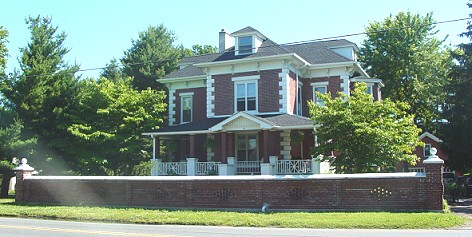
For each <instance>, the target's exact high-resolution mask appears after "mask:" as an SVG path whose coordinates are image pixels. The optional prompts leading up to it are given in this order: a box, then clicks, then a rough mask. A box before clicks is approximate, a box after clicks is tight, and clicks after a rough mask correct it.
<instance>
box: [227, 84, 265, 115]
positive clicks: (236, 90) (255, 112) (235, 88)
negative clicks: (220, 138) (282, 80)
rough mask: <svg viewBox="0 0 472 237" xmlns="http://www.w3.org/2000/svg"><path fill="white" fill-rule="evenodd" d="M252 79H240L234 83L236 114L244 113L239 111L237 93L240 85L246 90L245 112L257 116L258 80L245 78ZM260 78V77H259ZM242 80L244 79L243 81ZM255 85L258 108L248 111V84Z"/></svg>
mask: <svg viewBox="0 0 472 237" xmlns="http://www.w3.org/2000/svg"><path fill="white" fill-rule="evenodd" d="M250 77H253V76H248V77H240V78H236V80H234V81H233V86H234V96H233V100H234V101H233V103H234V110H233V111H234V113H237V112H242V111H238V95H237V92H238V85H244V89H245V103H244V105H245V108H244V112H247V113H252V114H257V113H258V111H259V88H258V87H259V83H258V79H251V80H249V79H245V78H250ZM257 77H259V76H257ZM241 78H242V79H241ZM252 83H254V84H255V90H256V91H255V93H256V95H255V97H256V101H255V103H256V104H255V106H256V108H255V109H254V110H247V107H248V100H247V98H248V95H247V91H248V90H247V86H248V84H252Z"/></svg>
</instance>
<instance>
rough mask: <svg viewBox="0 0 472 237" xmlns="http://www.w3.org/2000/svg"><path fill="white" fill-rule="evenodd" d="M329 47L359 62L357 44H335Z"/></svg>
mask: <svg viewBox="0 0 472 237" xmlns="http://www.w3.org/2000/svg"><path fill="white" fill-rule="evenodd" d="M329 49H331V50H333V51H334V52H336V53H337V54H340V55H342V56H343V57H345V58H348V59H350V60H352V61H355V62H357V52H358V51H359V48H358V47H357V45H355V44H349V45H342V46H335V47H330V48H329Z"/></svg>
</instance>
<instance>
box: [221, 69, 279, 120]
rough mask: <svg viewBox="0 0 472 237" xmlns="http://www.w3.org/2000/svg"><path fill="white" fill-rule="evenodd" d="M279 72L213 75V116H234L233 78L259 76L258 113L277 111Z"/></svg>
mask: <svg viewBox="0 0 472 237" xmlns="http://www.w3.org/2000/svg"><path fill="white" fill-rule="evenodd" d="M279 73H280V70H266V71H260V72H246V73H235V74H223V75H214V76H213V79H214V80H215V83H214V86H215V115H216V116H218V115H231V114H234V82H233V81H231V79H232V78H235V77H244V76H252V75H260V79H259V80H258V88H257V89H258V96H259V97H258V108H259V112H260V113H266V112H278V111H279V99H278V98H279V89H278V88H279V85H278V83H279V82H278V80H279V75H278V74H279Z"/></svg>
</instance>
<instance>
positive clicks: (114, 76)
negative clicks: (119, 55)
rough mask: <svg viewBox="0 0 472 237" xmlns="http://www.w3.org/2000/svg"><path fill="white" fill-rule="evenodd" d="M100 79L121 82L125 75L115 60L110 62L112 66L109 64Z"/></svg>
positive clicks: (101, 73)
mask: <svg viewBox="0 0 472 237" xmlns="http://www.w3.org/2000/svg"><path fill="white" fill-rule="evenodd" d="M100 77H105V78H107V79H108V80H112V81H116V80H119V79H121V78H122V77H123V73H122V72H121V70H120V65H119V63H118V61H117V60H116V59H115V58H113V59H112V60H110V64H107V65H106V67H105V68H104V69H103V70H102V71H101V72H100Z"/></svg>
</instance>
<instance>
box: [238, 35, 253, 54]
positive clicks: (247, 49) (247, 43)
mask: <svg viewBox="0 0 472 237" xmlns="http://www.w3.org/2000/svg"><path fill="white" fill-rule="evenodd" d="M252 48H253V47H252V36H244V37H238V51H237V52H238V55H242V54H251V53H252Z"/></svg>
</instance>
